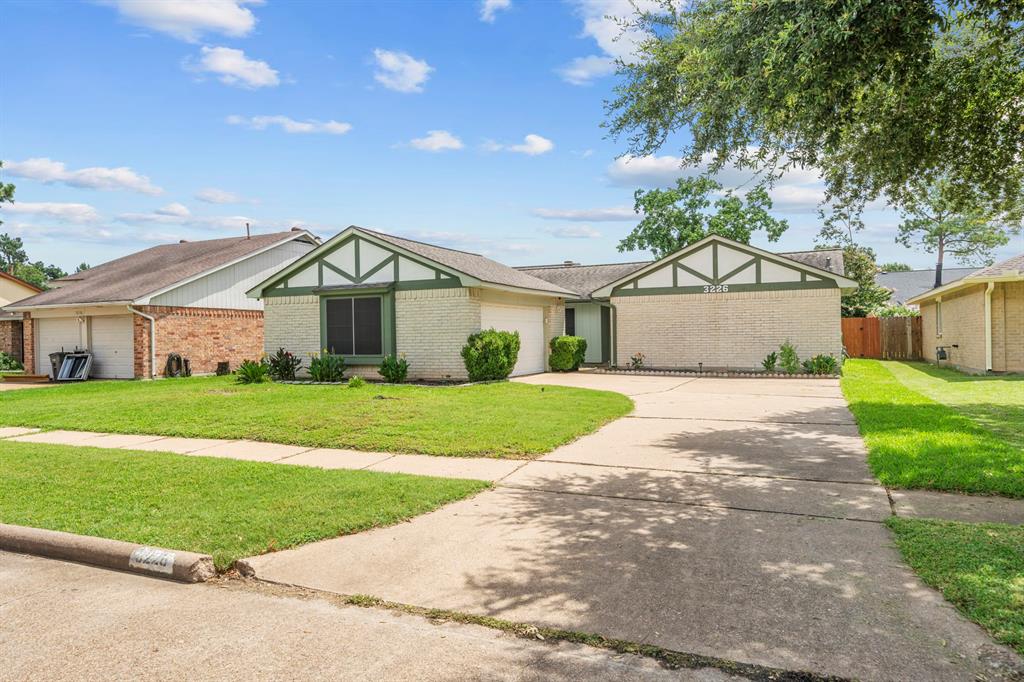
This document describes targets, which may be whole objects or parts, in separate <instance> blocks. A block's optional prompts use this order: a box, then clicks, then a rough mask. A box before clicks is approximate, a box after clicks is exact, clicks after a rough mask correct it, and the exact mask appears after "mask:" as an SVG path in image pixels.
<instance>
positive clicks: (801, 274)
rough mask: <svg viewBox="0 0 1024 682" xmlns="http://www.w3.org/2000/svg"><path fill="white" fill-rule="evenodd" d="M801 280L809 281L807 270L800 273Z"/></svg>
mask: <svg viewBox="0 0 1024 682" xmlns="http://www.w3.org/2000/svg"><path fill="white" fill-rule="evenodd" d="M800 281H801V282H806V281H807V273H806V272H801V273H800Z"/></svg>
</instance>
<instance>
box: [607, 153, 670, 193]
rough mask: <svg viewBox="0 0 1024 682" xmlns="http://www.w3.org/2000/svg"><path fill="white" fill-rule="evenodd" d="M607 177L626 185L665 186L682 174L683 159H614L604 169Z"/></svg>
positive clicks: (633, 157)
mask: <svg viewBox="0 0 1024 682" xmlns="http://www.w3.org/2000/svg"><path fill="white" fill-rule="evenodd" d="M606 173H607V175H608V179H609V180H611V181H612V182H613V183H614V184H616V185H623V186H626V187H637V186H644V187H665V186H668V185H671V184H674V183H675V181H676V178H678V177H680V176H682V175H684V169H683V160H682V159H681V158H679V157H677V156H653V155H652V156H633V155H631V154H626V155H625V156H620V157H619V158H617V159H615V161H613V162H612V163H611V165H609V166H608V169H607V171H606Z"/></svg>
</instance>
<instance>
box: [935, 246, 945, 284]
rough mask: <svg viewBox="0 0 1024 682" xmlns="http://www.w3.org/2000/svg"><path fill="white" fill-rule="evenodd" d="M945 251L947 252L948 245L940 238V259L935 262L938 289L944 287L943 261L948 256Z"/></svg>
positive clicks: (938, 251) (938, 252)
mask: <svg viewBox="0 0 1024 682" xmlns="http://www.w3.org/2000/svg"><path fill="white" fill-rule="evenodd" d="M945 251H946V245H945V244H944V243H943V240H942V239H941V238H940V239H939V248H938V249H936V253H937V254H938V259H937V260H936V262H935V287H936V288H938V287H941V286H942V259H943V257H944V256H945V255H946V253H945Z"/></svg>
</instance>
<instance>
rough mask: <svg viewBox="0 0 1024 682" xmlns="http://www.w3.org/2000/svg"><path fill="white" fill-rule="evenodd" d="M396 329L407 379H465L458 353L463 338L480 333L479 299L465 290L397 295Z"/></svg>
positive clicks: (401, 293)
mask: <svg viewBox="0 0 1024 682" xmlns="http://www.w3.org/2000/svg"><path fill="white" fill-rule="evenodd" d="M395 327H396V328H395V335H396V337H397V342H398V352H399V354H403V353H404V354H405V359H406V360H408V361H409V378H410V379H446V378H451V379H465V378H466V366H465V365H464V364H463V362H462V356H461V355H460V353H461V351H462V347H463V346H464V345H465V344H466V337H467V336H469V335H470V334H472V333H473V332H477V331H480V299H479V295H478V293H477V292H476V290H471V289H467V288H459V289H422V290H414V291H397V292H395Z"/></svg>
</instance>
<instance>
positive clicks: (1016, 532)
mask: <svg viewBox="0 0 1024 682" xmlns="http://www.w3.org/2000/svg"><path fill="white" fill-rule="evenodd" d="M888 523H889V527H890V528H891V529H892V530H893V532H894V534H895V536H896V545H897V546H898V547H899V549H900V551H901V552H902V553H903V557H904V559H906V561H907V563H908V564H910V566H911V567H912V568H913V569H914V571H916V572H917V574H918V575H919V576H921V579H922V580H924V581H925V582H926V583H928V584H929V585H931V586H932V587H934V588H935V589H937V590H939V591H940V592H942V594H943V596H944V597H945V598H946V599H947V600H948V601H950V602H952V603H953V604H954V605H955V606H956V607H957V609H959V610H960V612H961V613H963V614H964V615H965V616H967V617H968V618H970V619H971V620H973V621H974V622H976V623H978V624H979V625H981V626H982V627H984V628H985V629H986V630H988V631H989V632H990V633H991V634H992V636H993V637H995V639H997V640H998V641H999V642H1002V643H1003V644H1006V645H1008V646H1011V647H1013V648H1014V649H1016V650H1017V651H1018V652H1019V653H1021V654H1024V527H1021V526H1011V525H1004V524H996V523H958V522H955V521H933V520H917V519H901V518H892V519H890V520H889V522H888Z"/></svg>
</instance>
